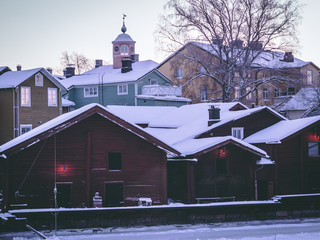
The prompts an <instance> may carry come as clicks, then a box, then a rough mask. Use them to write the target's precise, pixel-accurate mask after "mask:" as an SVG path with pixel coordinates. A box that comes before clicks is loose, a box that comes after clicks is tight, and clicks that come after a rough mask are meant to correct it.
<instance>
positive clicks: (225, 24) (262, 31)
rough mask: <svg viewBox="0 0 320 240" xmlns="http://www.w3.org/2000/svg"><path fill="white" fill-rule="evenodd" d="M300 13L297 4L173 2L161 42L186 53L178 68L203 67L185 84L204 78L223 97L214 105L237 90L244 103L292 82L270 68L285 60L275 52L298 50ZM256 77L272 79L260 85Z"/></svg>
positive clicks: (276, 0) (287, 0)
mask: <svg viewBox="0 0 320 240" xmlns="http://www.w3.org/2000/svg"><path fill="white" fill-rule="evenodd" d="M300 7H301V5H300V4H299V2H298V0H184V1H181V0H170V1H169V2H168V3H167V4H166V7H165V9H166V10H167V12H166V13H165V14H164V15H163V16H162V17H161V22H160V26H159V29H158V31H157V38H158V40H159V42H160V43H162V45H163V46H165V50H166V51H176V50H177V49H178V48H179V47H182V49H183V50H184V51H180V52H179V56H180V57H181V58H180V62H179V63H177V65H179V64H182V63H183V64H186V63H187V64H191V63H193V64H194V66H195V65H198V66H201V71H200V70H198V71H193V73H192V75H190V76H189V80H188V81H187V83H184V84H190V82H192V81H193V80H194V79H198V78H199V77H203V76H206V77H207V78H209V79H211V80H212V81H214V82H215V84H216V85H218V86H219V89H220V90H219V91H221V92H220V97H219V98H217V99H215V100H221V101H223V102H228V101H232V100H233V98H234V96H235V89H236V90H237V91H238V94H236V97H235V98H236V99H235V100H241V99H243V98H245V97H246V96H247V95H248V94H251V93H252V92H253V91H255V90H257V88H258V87H259V86H261V85H263V84H286V83H287V82H288V81H293V79H292V78H291V77H290V76H289V74H288V73H287V70H286V69H284V68H281V66H275V65H274V64H273V65H272V64H271V62H272V58H274V55H273V54H282V53H280V52H276V53H274V51H275V50H284V51H286V50H289V49H290V50H292V49H294V47H295V46H297V42H298V40H297V38H296V27H297V25H298V23H299V20H300V16H301V15H300V10H299V9H300ZM199 49H201V51H199ZM282 55H283V54H282ZM285 57H286V56H284V57H282V58H283V60H284V61H286V59H285ZM289 57H290V56H289ZM279 65H281V64H279ZM258 72H268V75H267V76H266V77H264V78H261V79H258V78H257V73H258ZM253 73H254V74H253Z"/></svg>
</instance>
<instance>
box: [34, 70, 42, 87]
mask: <svg viewBox="0 0 320 240" xmlns="http://www.w3.org/2000/svg"><path fill="white" fill-rule="evenodd" d="M34 78H35V83H34V85H35V86H37V87H42V86H43V76H42V74H41V73H37V74H36V75H35V77H34Z"/></svg>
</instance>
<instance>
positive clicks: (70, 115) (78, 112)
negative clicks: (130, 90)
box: [0, 103, 178, 155]
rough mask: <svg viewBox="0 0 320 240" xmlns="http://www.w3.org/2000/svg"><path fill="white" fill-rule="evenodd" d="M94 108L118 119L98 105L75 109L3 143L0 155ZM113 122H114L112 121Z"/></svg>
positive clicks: (138, 129) (134, 128)
mask: <svg viewBox="0 0 320 240" xmlns="http://www.w3.org/2000/svg"><path fill="white" fill-rule="evenodd" d="M95 107H98V108H100V109H101V110H103V111H105V112H106V113H109V114H111V115H113V116H116V117H119V116H117V115H115V114H114V113H112V111H111V110H110V109H108V108H106V107H103V106H102V105H100V104H98V103H92V104H88V105H85V106H83V107H82V108H79V109H76V110H74V111H71V112H68V113H64V114H62V115H60V116H58V117H56V118H54V119H52V120H50V121H48V122H45V123H44V124H42V125H40V126H38V127H36V128H34V129H32V130H30V131H29V132H26V133H24V134H22V135H20V136H18V137H16V138H14V139H12V140H10V141H9V142H6V143H4V144H3V145H1V146H0V153H3V152H4V151H6V150H8V149H11V148H13V147H15V146H17V145H19V144H22V143H24V144H25V145H26V143H28V145H27V146H23V149H25V148H28V147H29V146H32V145H33V144H35V143H37V142H39V141H40V139H39V138H38V136H40V135H41V134H43V133H45V132H49V131H53V129H54V128H57V127H59V129H60V128H61V129H64V128H65V125H66V124H65V123H66V122H67V121H69V120H72V119H73V118H75V117H77V116H79V115H81V114H82V113H85V112H87V111H88V110H90V109H93V108H95ZM100 115H101V114H100ZM124 120H125V119H124ZM76 122H77V121H76ZM113 122H115V121H114V120H113ZM125 122H127V121H125ZM115 123H116V124H118V125H120V126H122V127H124V126H123V125H121V124H120V123H118V122H115ZM127 123H128V124H127V127H128V126H131V127H129V128H130V129H128V130H129V131H131V132H132V133H134V134H135V135H137V136H139V137H141V138H144V139H147V138H146V137H149V139H150V137H151V138H153V139H154V140H155V141H157V143H158V144H156V145H157V146H158V147H159V148H161V149H163V150H164V151H167V152H170V153H173V155H175V154H177V153H178V151H176V150H175V149H173V148H172V147H170V146H168V145H167V144H166V143H165V142H162V141H161V140H158V139H157V138H155V137H154V136H152V135H150V134H149V133H146V132H145V131H143V129H142V128H141V127H139V126H138V125H133V124H130V123H129V122H127ZM68 126H69V125H68ZM28 140H32V142H28ZM147 141H148V140H147Z"/></svg>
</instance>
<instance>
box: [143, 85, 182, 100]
mask: <svg viewBox="0 0 320 240" xmlns="http://www.w3.org/2000/svg"><path fill="white" fill-rule="evenodd" d="M142 95H154V96H176V97H181V96H182V88H181V87H178V86H173V87H170V86H159V85H147V86H143V87H142Z"/></svg>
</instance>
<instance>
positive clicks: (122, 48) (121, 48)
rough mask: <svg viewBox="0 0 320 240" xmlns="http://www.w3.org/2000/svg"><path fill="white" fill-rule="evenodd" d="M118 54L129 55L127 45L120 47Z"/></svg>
mask: <svg viewBox="0 0 320 240" xmlns="http://www.w3.org/2000/svg"><path fill="white" fill-rule="evenodd" d="M120 54H121V55H129V47H128V46H127V45H122V46H121V47H120Z"/></svg>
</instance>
